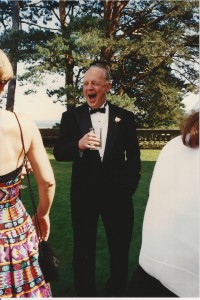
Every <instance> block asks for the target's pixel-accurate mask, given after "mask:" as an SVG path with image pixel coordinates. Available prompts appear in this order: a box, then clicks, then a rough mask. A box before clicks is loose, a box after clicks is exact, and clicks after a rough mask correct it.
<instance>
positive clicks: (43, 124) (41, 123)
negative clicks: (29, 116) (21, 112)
mask: <svg viewBox="0 0 200 300" xmlns="http://www.w3.org/2000/svg"><path fill="white" fill-rule="evenodd" d="M34 122H35V124H36V125H37V127H38V128H39V129H42V128H52V127H53V125H55V124H56V123H60V120H35V121H34Z"/></svg>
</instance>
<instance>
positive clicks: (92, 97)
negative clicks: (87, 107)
mask: <svg viewBox="0 0 200 300" xmlns="http://www.w3.org/2000/svg"><path fill="white" fill-rule="evenodd" d="M96 96H97V95H96V94H88V97H89V98H90V100H92V99H94V98H96Z"/></svg>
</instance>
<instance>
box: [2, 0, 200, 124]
mask: <svg viewBox="0 0 200 300" xmlns="http://www.w3.org/2000/svg"><path fill="white" fill-rule="evenodd" d="M18 2H19V5H21V6H20V24H21V30H19V32H18V33H15V32H13V31H12V30H10V28H11V16H12V14H11V6H10V4H11V1H8V0H7V1H6V0H3V1H1V2H0V9H1V12H2V19H1V21H0V24H2V28H3V30H2V35H1V40H0V47H1V48H3V49H6V50H10V49H12V48H11V46H10V45H11V43H12V42H13V40H14V41H15V44H16V45H17V48H16V49H15V51H14V53H11V55H12V58H13V60H14V59H15V60H18V61H23V62H25V63H27V62H29V63H31V66H30V67H29V68H28V69H27V70H28V72H27V74H25V75H24V76H23V77H22V78H20V79H21V80H27V79H28V78H29V80H34V81H35V82H36V83H37V82H39V81H40V82H41V80H38V78H41V74H44V75H45V74H48V73H51V74H52V73H53V74H55V73H56V74H60V75H61V76H65V86H61V87H58V88H57V89H54V90H52V89H50V88H49V89H48V91H47V93H48V95H49V96H53V95H56V96H57V101H61V102H62V103H64V104H65V105H66V106H67V108H68V109H70V108H72V107H74V106H76V105H79V103H80V102H81V101H83V96H82V86H81V79H82V75H83V72H84V70H85V69H86V68H88V66H89V65H90V64H91V63H94V62H97V61H100V62H103V63H105V64H106V65H107V67H108V68H109V69H110V72H111V75H112V85H113V87H112V91H111V95H110V98H111V99H112V101H114V102H116V103H117V104H120V105H122V106H125V107H126V108H128V109H131V110H133V111H134V112H135V114H136V121H137V124H138V126H139V127H146V128H148V127H159V126H173V125H175V124H176V123H177V119H179V118H180V117H181V115H182V113H183V105H182V104H181V100H182V99H183V96H184V95H185V94H186V93H187V92H196V91H197V80H198V72H197V67H196V66H197V57H198V1H196V0H192V1H190V0H180V1H174V0H159V1H152V0H137V1H135V0H130V1H108V0H105V1H92V2H91V1H81V2H79V1H68V0H66V1H58V0H57V1H31V0H27V1H18ZM22 2H23V5H22ZM10 51H11V50H10ZM120 99H121V100H120Z"/></svg>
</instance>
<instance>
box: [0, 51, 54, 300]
mask: <svg viewBox="0 0 200 300" xmlns="http://www.w3.org/2000/svg"><path fill="white" fill-rule="evenodd" d="M12 78H13V70H12V66H11V64H10V62H9V60H8V58H7V56H6V55H5V53H4V52H3V51H2V50H0V93H2V92H3V91H4V88H5V86H6V84H7V82H8V81H9V80H10V79H12ZM18 121H19V123H18ZM20 127H21V131H22V136H23V139H24V144H25V151H26V154H27V157H28V159H29V161H30V163H31V166H32V168H33V172H34V176H35V178H36V181H37V185H38V195H39V204H38V207H37V213H38V217H39V222H40V227H41V231H42V236H41V239H43V240H47V239H48V237H49V233H50V220H49V213H50V208H51V205H52V201H53V197H54V193H55V179H54V174H53V171H52V168H51V165H50V162H49V160H48V157H47V154H46V151H45V148H44V146H43V143H42V139H41V135H40V133H39V130H38V129H37V127H36V126H35V124H34V122H33V121H31V119H30V118H29V117H27V116H26V115H24V114H19V113H18V114H16V115H15V114H14V113H12V112H9V111H5V110H3V109H0V145H1V149H0V279H1V280H0V297H1V298H4V297H7V298H18V297H27V298H32V297H33V298H43V297H45V298H47V297H51V290H50V286H49V284H47V283H45V281H44V277H43V274H42V272H41V269H40V267H39V264H38V237H37V234H36V230H35V227H34V224H33V222H32V219H31V217H30V216H29V214H28V213H27V211H26V209H25V207H24V205H23V203H22V201H21V200H20V197H19V189H20V184H21V171H22V164H23V159H24V152H23V147H22V137H21V133H20Z"/></svg>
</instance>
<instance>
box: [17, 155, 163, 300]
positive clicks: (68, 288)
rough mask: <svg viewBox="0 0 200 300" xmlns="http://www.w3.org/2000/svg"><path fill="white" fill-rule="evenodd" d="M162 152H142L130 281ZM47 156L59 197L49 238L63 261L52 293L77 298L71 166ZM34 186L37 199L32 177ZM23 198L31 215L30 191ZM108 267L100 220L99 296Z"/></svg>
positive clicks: (34, 184) (54, 205) (97, 263)
mask: <svg viewBox="0 0 200 300" xmlns="http://www.w3.org/2000/svg"><path fill="white" fill-rule="evenodd" d="M159 152H160V150H141V159H142V173H141V174H142V177H141V180H140V183H139V186H138V189H137V191H136V193H135V195H134V197H133V201H134V207H135V225H134V233H133V237H132V242H131V249H130V257H129V278H130V276H131V275H132V273H133V271H134V268H135V266H136V264H137V261H138V255H139V250H140V245H141V230H142V221H143V215H144V210H145V207H146V202H147V199H148V190H149V183H150V179H151V175H152V171H153V168H154V165H155V161H156V159H157V157H158V154H159ZM48 154H49V159H50V162H51V164H52V167H53V170H54V174H55V178H56V184H57V186H56V194H55V198H54V202H53V206H52V209H51V215H50V218H51V235H50V238H49V243H50V245H51V246H52V248H53V249H54V251H55V253H56V255H57V257H58V258H59V261H60V268H59V271H60V280H59V282H57V283H52V284H51V286H52V292H53V296H54V297H74V296H75V292H74V289H73V270H72V250H73V249H72V247H73V234H72V226H71V211H70V179H71V163H58V162H56V161H55V159H54V157H53V155H52V150H51V149H48ZM32 186H33V189H34V192H35V198H36V197H37V193H36V189H37V188H36V183H35V181H34V178H32ZM22 199H23V202H24V205H25V206H26V208H27V210H28V211H29V212H30V213H31V214H32V212H31V204H30V196H29V192H28V189H25V190H24V191H23V194H22ZM36 201H37V198H36ZM108 265H109V257H108V249H107V243H106V237H105V233H104V228H103V225H102V222H101V220H100V222H99V227H98V235H97V253H96V282H97V290H98V292H99V295H100V296H101V291H102V290H103V287H104V285H105V282H106V280H107V278H108V276H109V269H108Z"/></svg>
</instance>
